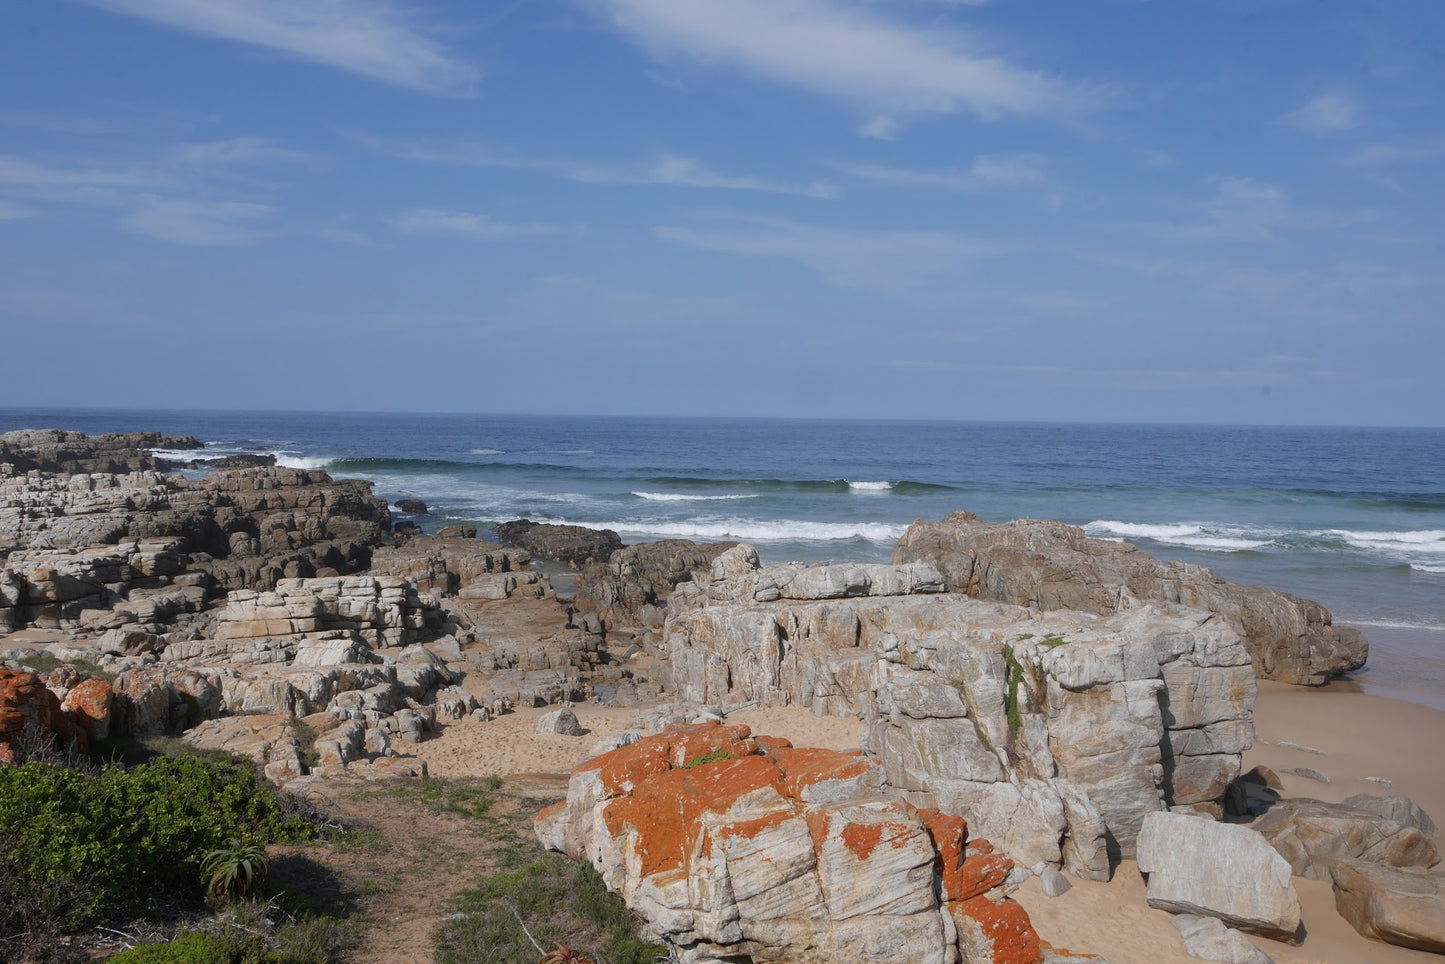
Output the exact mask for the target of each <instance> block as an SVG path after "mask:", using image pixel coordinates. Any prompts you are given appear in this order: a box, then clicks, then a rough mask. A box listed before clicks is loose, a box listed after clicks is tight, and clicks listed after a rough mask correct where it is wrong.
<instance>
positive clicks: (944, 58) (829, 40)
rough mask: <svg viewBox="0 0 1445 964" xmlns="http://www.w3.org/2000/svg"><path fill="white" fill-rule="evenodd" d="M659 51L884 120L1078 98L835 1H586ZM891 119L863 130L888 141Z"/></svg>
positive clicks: (950, 41)
mask: <svg viewBox="0 0 1445 964" xmlns="http://www.w3.org/2000/svg"><path fill="white" fill-rule="evenodd" d="M590 2H591V3H593V4H594V5H595V6H597V7H599V8H600V9H601V10H602V11H603V12H604V13H605V14H606V16H607V17H608V18H609V19H610V20H611V22H612V23H613V24H614V25H615V26H616V27H617V28H618V29H619V30H620V31H622V32H623V33H624V34H626V35H628V36H630V37H632V38H634V39H635V40H636V41H638V42H639V43H641V44H643V45H644V46H645V47H647V48H648V49H649V50H650V51H652V52H653V53H654V54H656V55H660V56H667V55H682V56H686V57H690V58H692V59H694V60H697V61H699V62H701V63H703V64H708V65H713V64H722V65H727V66H732V67H736V68H740V69H742V70H744V71H746V72H748V73H752V74H755V75H758V76H761V77H764V78H767V79H768V80H772V81H775V82H779V83H784V84H788V85H791V86H795V87H800V88H803V89H805V90H811V91H814V92H816V93H821V94H825V95H829V96H834V97H840V98H843V99H846V100H850V101H853V102H856V103H858V104H860V105H861V106H863V107H864V108H865V109H868V110H870V111H875V112H878V113H879V114H880V115H882V116H883V117H886V116H887V115H892V114H918V113H953V112H958V111H971V112H973V113H974V114H977V115H979V116H981V117H985V118H992V117H998V116H1001V115H1004V114H1029V115H1034V114H1052V113H1058V112H1061V111H1062V110H1064V109H1065V108H1066V107H1068V106H1078V103H1077V102H1078V101H1079V100H1080V99H1081V98H1080V97H1079V96H1078V94H1077V92H1075V91H1070V90H1068V89H1067V88H1066V87H1065V86H1064V85H1063V84H1061V83H1060V82H1058V81H1056V80H1054V79H1051V78H1048V77H1045V76H1044V75H1043V74H1040V73H1037V72H1035V71H1031V70H1027V69H1024V68H1021V67H1016V66H1014V65H1012V64H1010V63H1008V62H1007V61H1005V60H1004V59H1002V58H1001V57H998V56H993V55H990V54H988V53H986V52H984V51H982V50H981V49H979V47H980V45H979V44H978V42H977V41H976V40H974V39H973V38H971V37H969V36H968V35H966V34H964V33H962V32H959V31H957V30H943V29H939V28H936V27H934V28H928V29H924V28H919V27H913V26H908V25H904V24H900V23H896V22H893V21H889V20H885V19H882V18H881V17H879V16H876V15H874V14H873V13H871V12H870V11H868V10H866V9H864V8H861V7H857V6H845V5H843V4H841V3H839V2H836V0H590ZM891 123H893V121H889V120H884V119H882V117H880V118H878V119H875V120H874V121H872V122H870V124H868V125H865V127H864V133H865V136H873V137H879V136H885V137H886V136H887V135H888V132H889V131H890V130H891V128H890V127H889V126H888V125H889V124H891Z"/></svg>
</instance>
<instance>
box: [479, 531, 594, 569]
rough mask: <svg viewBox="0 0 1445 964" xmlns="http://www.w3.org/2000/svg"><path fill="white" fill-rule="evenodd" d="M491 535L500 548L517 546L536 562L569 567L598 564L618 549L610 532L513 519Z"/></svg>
mask: <svg viewBox="0 0 1445 964" xmlns="http://www.w3.org/2000/svg"><path fill="white" fill-rule="evenodd" d="M494 531H495V532H496V533H497V538H498V539H500V540H501V541H502V543H503V544H504V545H509V546H517V547H519V548H522V549H526V550H527V551H528V552H530V553H531V554H532V555H534V556H536V557H537V558H539V559H550V560H552V561H553V562H564V563H566V564H567V565H569V566H573V567H578V566H584V565H586V564H587V563H589V562H602V561H604V560H606V559H608V558H610V557H611V556H612V553H613V552H615V551H617V550H618V549H621V548H622V539H621V538H620V537H619V536H618V535H617V533H615V532H613V531H612V530H611V529H589V528H587V527H586V526H564V525H552V524H551V523H545V522H532V521H531V520H530V519H517V520H515V521H513V522H503V523H502V524H501V525H498V526H495V527H494Z"/></svg>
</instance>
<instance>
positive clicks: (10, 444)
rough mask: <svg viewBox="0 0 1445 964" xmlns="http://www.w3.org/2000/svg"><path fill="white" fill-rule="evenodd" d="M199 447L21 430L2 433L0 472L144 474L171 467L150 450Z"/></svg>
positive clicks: (156, 436)
mask: <svg viewBox="0 0 1445 964" xmlns="http://www.w3.org/2000/svg"><path fill="white" fill-rule="evenodd" d="M200 447H201V443H200V442H198V441H197V440H196V439H194V438H192V437H191V436H189V435H186V436H179V437H178V436H172V435H162V434H160V433H159V432H136V433H134V434H131V435H97V436H93V437H92V436H88V435H86V434H85V433H84V432H65V431H61V430H59V429H51V428H42V429H23V430H21V431H18V432H6V433H4V434H3V435H0V465H8V466H9V468H8V469H4V470H3V471H0V474H3V475H16V474H18V473H22V472H58V473H61V474H63V475H89V474H92V473H96V472H100V473H110V474H125V473H129V472H147V471H153V470H157V469H165V468H167V467H168V465H169V463H168V462H166V460H165V459H160V458H156V456H155V455H153V454H152V450H153V449H183V450H190V449H198V448H200ZM272 461H275V459H274V458H273V459H272Z"/></svg>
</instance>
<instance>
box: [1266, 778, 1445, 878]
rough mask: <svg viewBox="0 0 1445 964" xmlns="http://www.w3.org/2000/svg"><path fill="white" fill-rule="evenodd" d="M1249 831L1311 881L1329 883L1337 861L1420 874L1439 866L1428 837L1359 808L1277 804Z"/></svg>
mask: <svg viewBox="0 0 1445 964" xmlns="http://www.w3.org/2000/svg"><path fill="white" fill-rule="evenodd" d="M1397 799H1404V798H1397ZM1405 802H1406V803H1408V802H1409V801H1405ZM1401 816H1405V815H1404V814H1401ZM1405 818H1406V819H1409V818H1408V816H1406V817H1405ZM1426 819H1427V820H1428V818H1426ZM1253 826H1254V829H1255V830H1257V831H1259V833H1260V834H1262V835H1263V836H1264V839H1266V840H1268V841H1269V843H1270V845H1271V846H1272V847H1274V849H1275V850H1277V851H1278V852H1279V854H1280V856H1282V857H1284V859H1285V860H1287V861H1289V865H1290V867H1291V869H1292V870H1293V872H1294V873H1295V875H1296V876H1299V877H1309V878H1311V879H1312V880H1329V879H1330V868H1331V867H1332V866H1333V865H1334V863H1335V862H1336V861H1338V860H1368V861H1372V862H1374V863H1379V864H1384V865H1385V866H1387V867H1421V868H1425V867H1433V866H1435V865H1436V864H1438V863H1439V862H1440V852H1439V851H1438V850H1437V849H1436V847H1435V843H1434V841H1433V840H1432V839H1431V838H1432V837H1433V834H1427V833H1425V832H1424V831H1422V830H1420V829H1419V828H1417V827H1414V826H1409V825H1406V824H1402V823H1400V822H1398V821H1397V820H1394V819H1391V818H1390V817H1386V816H1382V815H1381V814H1379V813H1377V812H1374V811H1373V810H1370V809H1365V808H1363V807H1353V806H1348V805H1346V804H1341V803H1323V802H1321V801H1319V800H1308V799H1293V800H1281V801H1280V802H1279V803H1277V804H1275V805H1274V806H1272V807H1270V809H1269V811H1268V812H1267V813H1266V814H1265V815H1264V816H1262V817H1260V818H1259V819H1258V820H1256V821H1255V823H1254V825H1253Z"/></svg>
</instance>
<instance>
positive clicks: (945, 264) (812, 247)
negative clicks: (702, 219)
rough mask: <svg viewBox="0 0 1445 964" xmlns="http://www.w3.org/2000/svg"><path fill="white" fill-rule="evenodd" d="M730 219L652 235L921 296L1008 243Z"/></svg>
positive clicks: (852, 284)
mask: <svg viewBox="0 0 1445 964" xmlns="http://www.w3.org/2000/svg"><path fill="white" fill-rule="evenodd" d="M732 220H733V221H735V222H737V223H738V224H739V225H740V227H738V228H736V229H732V230H710V231H702V230H696V229H693V228H680V227H659V228H657V236H658V237H659V238H661V239H663V240H664V241H673V242H676V243H678V244H685V245H687V246H689V247H693V248H698V249H700V250H704V251H716V252H721V253H725V254H740V255H752V256H758V257H773V258H786V259H788V260H791V261H796V262H798V263H800V264H803V265H805V266H807V267H808V268H810V269H812V270H813V271H816V272H817V273H818V274H820V275H821V276H822V277H823V278H824V280H826V281H827V282H828V283H829V284H833V285H836V286H838V287H841V288H858V289H863V290H869V291H883V292H890V293H895V294H897V293H905V294H910V295H916V296H920V297H924V298H926V297H928V296H929V295H930V294H931V293H936V292H938V291H939V290H943V289H948V290H956V288H957V287H958V286H959V285H960V284H961V283H963V282H964V281H965V280H966V279H967V278H968V276H969V274H970V273H971V271H972V268H973V265H974V264H975V263H976V262H978V261H979V260H980V259H982V258H985V257H989V256H992V255H996V254H1001V253H1003V252H1005V251H1007V250H1010V249H1009V248H1008V247H1007V246H1005V245H1003V244H1001V243H999V242H996V241H990V240H984V239H979V238H970V237H966V236H963V235H958V234H950V233H947V232H940V231H859V230H849V229H845V228H824V227H814V226H812V225H806V224H799V223H796V222H793V221H786V220H781V219H775V218H735V219H732Z"/></svg>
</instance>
